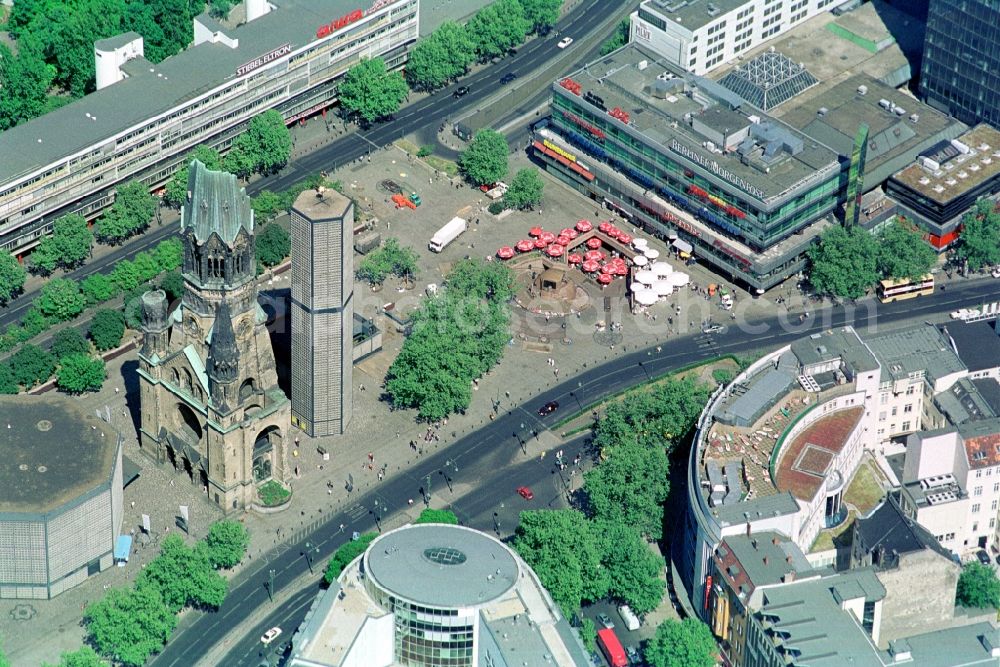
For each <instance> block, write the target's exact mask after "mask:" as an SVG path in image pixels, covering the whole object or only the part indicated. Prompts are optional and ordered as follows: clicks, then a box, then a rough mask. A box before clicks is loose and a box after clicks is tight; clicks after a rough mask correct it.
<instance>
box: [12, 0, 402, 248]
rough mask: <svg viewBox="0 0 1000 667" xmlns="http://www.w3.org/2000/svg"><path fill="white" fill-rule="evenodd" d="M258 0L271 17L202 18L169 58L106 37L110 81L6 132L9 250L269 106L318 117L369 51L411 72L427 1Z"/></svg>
mask: <svg viewBox="0 0 1000 667" xmlns="http://www.w3.org/2000/svg"><path fill="white" fill-rule="evenodd" d="M251 4H252V5H254V6H257V7H258V8H259V9H260V10H261V11H265V12H266V13H264V14H263V15H262V16H259V17H256V18H253V19H252V20H250V21H248V22H247V23H244V24H241V25H239V26H236V27H234V28H226V27H223V26H222V25H220V24H219V23H218V22H217V21H215V20H214V19H212V18H210V17H209V16H208V15H207V14H203V15H201V16H198V17H197V18H195V19H194V35H195V39H194V44H193V46H191V47H190V48H188V49H186V50H185V51H183V52H181V53H179V54H177V55H175V56H172V57H170V58H167V59H166V60H164V61H163V62H161V63H160V64H158V65H154V64H152V63H150V62H149V61H147V60H146V59H145V58H143V57H142V56H141V55H140V54H141V41H140V43H139V44H136V41H137V40H136V39H135V36H134V35H127V36H123V38H122V39H120V40H103V41H102V42H101V43H100V44H99V45H98V47H99V48H98V55H99V58H98V60H99V68H98V69H99V71H100V72H101V81H102V83H103V84H105V87H104V88H102V89H101V90H98V91H96V92H94V93H91V94H90V95H87V96H86V97H84V98H82V99H80V100H77V101H75V102H73V103H71V104H68V105H66V106H64V107H62V108H60V109H57V110H56V111H53V112H51V113H49V114H46V115H44V116H42V117H40V118H36V119H34V120H31V121H29V122H27V123H24V124H23V125H19V126H18V127H15V128H13V129H10V130H7V131H6V132H3V133H0V156H2V159H0V249H2V250H6V251H8V252H21V251H23V250H26V249H29V248H31V247H32V246H33V245H34V244H36V243H37V242H38V240H39V238H40V237H41V236H42V235H43V234H45V233H46V232H48V231H49V230H51V226H52V221H53V220H54V219H55V218H57V217H59V216H60V215H64V214H65V213H69V212H79V213H82V214H84V215H87V216H90V217H93V216H94V215H96V214H97V213H98V212H100V211H101V210H102V209H103V208H105V207H106V206H108V205H109V204H110V203H111V202H112V200H113V190H114V187H115V186H116V185H117V184H119V183H122V182H124V181H126V180H131V179H139V180H141V181H142V182H143V183H145V184H147V185H148V186H150V188H153V187H156V186H157V185H159V184H161V183H164V182H165V181H166V180H167V179H168V178H169V177H170V176H171V175H172V174H173V172H174V171H175V170H176V169H177V167H178V166H179V165H180V163H181V162H182V161H183V160H184V159H185V156H186V155H187V154H188V152H189V151H190V150H191V149H192V148H193V147H194V146H196V145H198V144H209V145H212V146H215V147H217V148H220V149H225V148H227V147H228V146H229V145H230V143H231V142H232V140H233V138H234V137H235V136H236V135H237V134H239V132H240V131H241V129H242V128H243V127H244V126H245V124H246V123H247V122H249V120H250V119H251V118H252V117H254V116H256V115H258V114H260V113H261V112H263V111H265V110H267V109H277V110H278V111H280V112H281V113H282V115H283V116H284V117H285V120H286V122H289V123H290V122H293V121H295V120H297V119H299V118H303V117H306V116H309V115H312V114H316V113H319V112H320V111H321V110H323V109H325V108H326V107H328V106H330V105H332V104H334V103H335V102H336V100H337V93H336V84H337V81H338V80H339V78H340V77H341V76H342V75H343V74H344V73H345V72H347V70H348V69H349V68H350V67H351V66H353V65H355V64H356V63H358V62H359V60H360V59H361V58H362V57H367V58H370V57H376V56H378V57H381V58H383V59H384V60H385V61H386V64H387V65H388V66H389V67H400V66H401V65H402V64H403V63H404V62H405V60H406V49H407V45H409V44H410V43H411V42H413V41H414V40H416V38H417V29H418V26H417V23H418V9H419V0H374V2H373V3H372V4H371V6H370V7H367V8H358V6H357V3H356V2H354V0H286V1H284V2H282V3H280V4H279V5H278V6H273V5H270V4H268V3H261V2H253V3H251ZM268 9H270V11H267V10H268ZM248 15H249V16H254V13H250V14H248ZM128 58H131V59H128ZM118 79H120V80H118ZM116 80H117V81H116Z"/></svg>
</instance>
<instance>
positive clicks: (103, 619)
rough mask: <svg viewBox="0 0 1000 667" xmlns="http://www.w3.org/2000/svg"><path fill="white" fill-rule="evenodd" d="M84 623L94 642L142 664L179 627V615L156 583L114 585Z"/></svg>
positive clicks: (136, 666)
mask: <svg viewBox="0 0 1000 667" xmlns="http://www.w3.org/2000/svg"><path fill="white" fill-rule="evenodd" d="M154 562H155V561H154ZM83 622H84V624H85V625H86V626H87V639H88V641H89V642H90V644H92V645H93V646H94V647H95V648H96V649H97V651H98V652H99V653H100V654H101V655H104V656H107V657H109V658H111V659H113V660H115V661H116V662H118V663H121V664H123V665H127V666H128V667H142V665H144V664H145V663H146V660H147V659H148V658H149V656H151V655H153V654H154V653H157V652H159V650H160V649H162V648H163V645H164V644H166V643H167V640H168V639H169V638H170V633H172V632H173V631H174V628H175V627H177V617H176V615H175V614H174V613H172V612H171V611H170V609H168V608H167V606H166V604H164V600H163V598H162V597H161V595H160V593H159V591H158V590H157V589H156V588H155V587H153V586H137V587H136V588H133V589H124V588H112V589H111V590H110V591H108V593H107V595H105V597H104V598H103V599H102V600H100V601H98V602H95V603H91V604H90V605H89V606H88V607H87V609H86V611H85V612H84V614H83Z"/></svg>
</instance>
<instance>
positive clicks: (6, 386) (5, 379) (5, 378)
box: [0, 361, 21, 395]
mask: <svg viewBox="0 0 1000 667" xmlns="http://www.w3.org/2000/svg"><path fill="white" fill-rule="evenodd" d="M20 391H21V388H20V387H19V386H17V380H16V379H14V371H13V369H12V368H11V367H10V364H8V363H7V362H6V361H0V394H8V395H9V394H16V393H18V392H20Z"/></svg>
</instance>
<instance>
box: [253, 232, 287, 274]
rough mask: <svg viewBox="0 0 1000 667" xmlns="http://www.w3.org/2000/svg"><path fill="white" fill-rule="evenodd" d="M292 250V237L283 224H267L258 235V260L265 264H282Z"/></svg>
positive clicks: (269, 265)
mask: <svg viewBox="0 0 1000 667" xmlns="http://www.w3.org/2000/svg"><path fill="white" fill-rule="evenodd" d="M291 252H292V237H291V236H289V235H288V232H286V231H285V228H284V227H282V226H281V225H278V224H274V223H272V224H270V225H267V226H265V227H264V229H263V230H262V231H261V232H260V234H258V235H257V261H258V262H260V263H261V264H263V265H264V266H266V267H272V266H277V265H278V264H281V262H283V261H284V260H285V258H286V257H288V255H289V254H290V253H291Z"/></svg>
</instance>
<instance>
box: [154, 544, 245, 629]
mask: <svg viewBox="0 0 1000 667" xmlns="http://www.w3.org/2000/svg"><path fill="white" fill-rule="evenodd" d="M227 587H228V582H227V581H226V580H225V579H224V578H223V577H222V576H221V575H220V574H219V573H218V572H216V571H215V570H214V569H213V568H212V564H211V563H210V562H209V560H208V556H207V555H206V554H205V553H204V552H203V551H202V550H200V549H192V548H191V547H189V546H188V545H186V544H185V543H184V539H183V538H182V537H181V536H180V535H177V534H176V533H175V534H173V535H168V536H167V537H166V538H164V539H163V542H162V545H161V546H160V555H158V556H157V557H156V558H154V559H153V560H152V562H150V563H149V564H147V565H146V568H145V569H144V570H143V571H142V572H141V573H140V574H139V576H138V577H137V578H136V589H137V590H141V589H143V588H153V589H154V590H156V591H157V592H158V593H159V594H160V595H161V596H162V597H163V602H164V603H165V604H166V605H167V608H168V609H169V610H170V611H172V612H173V613H177V612H179V611H180V610H181V609H183V608H184V607H187V606H191V607H197V608H201V609H218V608H219V606H220V605H222V602H223V600H225V598H226V589H227Z"/></svg>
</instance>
